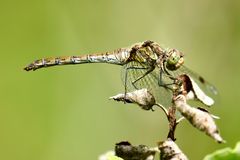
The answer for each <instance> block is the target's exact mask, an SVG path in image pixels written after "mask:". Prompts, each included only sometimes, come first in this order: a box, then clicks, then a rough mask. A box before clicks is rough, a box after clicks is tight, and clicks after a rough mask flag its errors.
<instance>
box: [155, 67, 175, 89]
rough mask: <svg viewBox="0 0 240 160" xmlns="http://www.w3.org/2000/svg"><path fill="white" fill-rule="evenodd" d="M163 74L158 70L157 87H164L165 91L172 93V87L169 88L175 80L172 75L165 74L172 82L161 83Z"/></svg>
mask: <svg viewBox="0 0 240 160" xmlns="http://www.w3.org/2000/svg"><path fill="white" fill-rule="evenodd" d="M163 72H164V71H163V69H160V76H159V80H158V85H159V86H160V87H164V88H166V89H169V90H171V91H174V89H173V87H171V86H172V85H175V84H176V78H174V77H173V76H172V75H170V74H169V73H168V72H167V77H168V78H170V79H171V80H173V82H172V83H164V82H163Z"/></svg>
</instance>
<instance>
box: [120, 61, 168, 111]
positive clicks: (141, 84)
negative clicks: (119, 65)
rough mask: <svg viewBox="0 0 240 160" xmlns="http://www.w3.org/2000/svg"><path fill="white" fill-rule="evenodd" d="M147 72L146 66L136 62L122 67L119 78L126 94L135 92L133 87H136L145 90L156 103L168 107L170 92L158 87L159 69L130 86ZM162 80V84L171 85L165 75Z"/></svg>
mask: <svg viewBox="0 0 240 160" xmlns="http://www.w3.org/2000/svg"><path fill="white" fill-rule="evenodd" d="M129 68H131V69H129ZM147 70H148V68H147V66H146V65H144V64H141V63H138V62H130V63H128V64H126V65H124V66H123V70H122V76H121V77H122V81H123V84H124V85H125V84H126V89H127V92H130V91H133V90H136V88H135V87H137V89H142V88H147V89H149V90H150V91H151V93H152V94H153V95H154V97H155V99H156V101H157V102H158V103H160V104H162V105H164V106H165V107H169V106H170V105H171V102H172V91H171V90H169V89H167V88H165V87H161V86H159V85H158V81H159V76H160V69H159V68H156V69H154V70H153V71H152V72H151V73H149V74H147V75H146V76H145V77H143V78H141V79H140V80H139V81H137V82H136V83H135V84H134V85H133V84H132V82H134V81H135V80H136V79H138V78H139V77H140V76H142V75H144V73H146V72H147ZM126 72H127V74H126ZM162 80H163V83H164V84H167V83H172V82H170V79H169V78H168V77H166V76H165V75H163V78H162Z"/></svg>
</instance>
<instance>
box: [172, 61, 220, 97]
mask: <svg viewBox="0 0 240 160" xmlns="http://www.w3.org/2000/svg"><path fill="white" fill-rule="evenodd" d="M169 73H170V74H171V75H173V76H174V77H177V76H178V75H180V74H187V75H189V76H190V77H191V78H193V79H194V81H195V82H196V83H197V84H198V85H199V87H200V88H201V89H202V90H203V91H204V92H205V93H206V94H207V95H208V96H210V97H212V98H215V99H216V96H217V94H218V91H217V89H216V87H214V85H212V84H211V83H209V82H208V81H206V80H205V79H204V78H203V77H202V76H200V75H198V74H197V73H195V72H193V71H192V70H190V69H189V68H187V67H186V66H181V67H180V68H179V69H177V70H176V71H170V72H169Z"/></svg>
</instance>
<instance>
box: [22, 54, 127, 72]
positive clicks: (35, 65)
mask: <svg viewBox="0 0 240 160" xmlns="http://www.w3.org/2000/svg"><path fill="white" fill-rule="evenodd" d="M129 56H130V53H129V51H128V50H127V49H118V50H115V51H113V52H106V53H99V54H88V55H79V56H62V57H55V58H43V59H39V60H36V61H34V62H32V63H31V64H29V65H28V66H26V67H25V68H24V69H25V70H26V71H30V70H33V71H34V70H36V69H39V68H45V67H51V66H57V65H69V64H83V63H110V64H117V65H124V64H125V63H126V62H127V60H128V58H129Z"/></svg>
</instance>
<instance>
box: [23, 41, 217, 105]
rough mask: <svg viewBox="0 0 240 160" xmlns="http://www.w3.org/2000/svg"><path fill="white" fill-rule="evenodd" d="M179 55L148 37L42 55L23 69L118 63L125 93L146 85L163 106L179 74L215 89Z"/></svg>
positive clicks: (176, 51)
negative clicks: (106, 48) (98, 49)
mask: <svg viewBox="0 0 240 160" xmlns="http://www.w3.org/2000/svg"><path fill="white" fill-rule="evenodd" d="M183 56H184V55H183V53H182V52H180V51H178V50H177V49H164V48H162V47H161V46H160V45H159V44H158V43H156V42H153V41H149V40H148V41H145V42H142V43H136V44H134V45H132V46H131V47H126V48H119V49H116V50H114V51H112V52H105V53H96V54H87V55H79V56H65V57H63V56H62V57H55V58H43V59H39V60H36V61H34V62H32V63H31V64H29V65H28V66H26V67H25V68H24V69H25V70H26V71H31V70H33V71H34V70H37V69H40V68H46V67H51V66H56V65H69V64H82V63H109V64H116V65H121V66H123V72H122V77H123V82H124V86H125V93H126V92H128V91H132V90H136V89H141V88H148V89H149V90H151V91H152V92H153V94H154V96H155V97H156V98H157V99H158V100H159V102H160V103H161V104H166V105H168V104H170V102H171V98H170V97H171V96H172V90H173V87H172V86H173V85H176V79H177V77H178V76H179V75H181V74H187V75H189V76H191V77H192V78H193V79H194V80H195V81H196V82H197V83H198V84H200V86H205V87H204V88H207V89H208V90H210V92H212V93H213V94H216V93H217V92H216V89H215V88H214V87H213V86H212V85H210V84H209V83H208V82H207V81H205V80H204V79H203V78H202V77H201V76H198V75H197V74H195V73H194V72H192V71H190V70H189V69H188V68H187V67H185V66H184V65H183V63H184V57H183ZM164 102H166V103H164Z"/></svg>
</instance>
